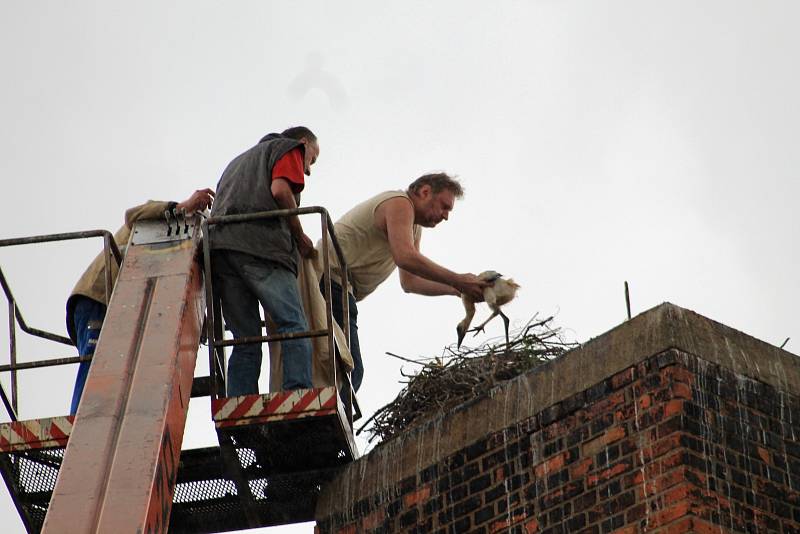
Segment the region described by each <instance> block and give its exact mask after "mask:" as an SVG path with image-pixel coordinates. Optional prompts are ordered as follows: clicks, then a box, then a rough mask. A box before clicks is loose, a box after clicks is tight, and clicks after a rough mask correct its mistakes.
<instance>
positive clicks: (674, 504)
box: [317, 316, 800, 533]
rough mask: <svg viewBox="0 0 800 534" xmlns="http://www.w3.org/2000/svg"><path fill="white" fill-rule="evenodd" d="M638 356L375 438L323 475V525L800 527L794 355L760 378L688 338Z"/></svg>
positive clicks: (552, 529) (554, 375)
mask: <svg viewBox="0 0 800 534" xmlns="http://www.w3.org/2000/svg"><path fill="white" fill-rule="evenodd" d="M697 317H699V316H697ZM692 319H693V320H695V318H694V317H693V318H692ZM702 319H703V320H705V321H708V320H707V319H704V318H702ZM698 320H699V319H698ZM719 326H720V327H721V325H719ZM722 328H725V327H722ZM721 333H722V334H731V332H727V331H726V330H721ZM738 335H741V334H740V333H739V334H738ZM729 337H730V336H729ZM633 339H634V340H635V339H636V336H634V338H633ZM671 339H674V338H671ZM706 341H708V340H706ZM729 341H731V340H730V339H729ZM733 341H735V340H733ZM732 347H733V348H736V347H735V343H734V345H733V346H732ZM693 348H697V347H696V346H695V347H693ZM762 348H764V347H762ZM770 350H771V349H770ZM709 353H710V351H709ZM587 354H588V353H587V352H584V353H583V357H586V355H587ZM651 354H653V353H651ZM580 355H581V354H578V356H580ZM746 356H747V357H751V358H752V357H753V356H754V353H753V352H752V351H751V353H750V354H749V355H746ZM756 356H757V355H756ZM767 356H768V357H769V356H770V354H767ZM569 357H574V355H570V356H569ZM789 357H790V358H794V359H797V358H796V357H795V356H791V355H789ZM630 359H633V360H636V359H637V358H630ZM638 360H639V361H637V362H636V363H632V364H631V365H628V366H626V367H624V368H621V369H615V370H614V372H613V373H606V374H607V376H605V377H603V378H602V379H600V380H597V381H595V382H594V383H593V384H592V385H591V386H589V387H587V388H583V389H580V390H579V391H577V392H575V393H572V394H571V395H562V396H561V398H559V399H558V400H557V401H555V402H551V403H545V404H543V406H544V409H538V410H537V409H535V407H534V408H533V409H530V408H531V406H532V405H531V404H530V403H529V404H528V406H527V407H528V408H529V409H530V412H529V415H528V416H527V417H522V418H517V419H516V420H515V421H514V422H513V423H512V424H506V425H500V426H499V427H497V428H495V429H491V426H492V425H491V424H487V421H485V420H483V419H481V418H482V417H487V414H491V413H492V412H493V413H494V414H495V418H496V419H500V420H502V419H503V418H504V416H505V415H506V414H507V413H508V408H507V407H505V406H504V407H503V411H502V412H499V411H498V410H499V406H500V404H498V403H497V402H495V403H494V404H493V406H494V408H493V409H489V410H481V409H480V408H479V406H480V403H478V404H475V405H473V406H468V407H464V408H463V409H462V410H460V412H459V413H458V414H457V416H456V417H457V418H460V419H461V420H462V423H463V422H467V424H466V425H465V424H459V425H450V426H448V419H449V417H453V416H452V415H451V416H449V417H443V418H441V420H439V421H436V422H433V423H431V424H429V425H428V426H427V427H425V428H423V429H421V430H418V431H415V432H413V433H410V434H411V435H410V436H407V437H401V439H399V440H393V441H392V442H390V443H387V444H384V445H382V446H380V447H378V448H377V449H376V450H375V451H373V452H372V453H370V455H368V457H367V458H364V459H362V460H360V461H359V462H356V463H355V464H353V465H351V466H350V467H349V468H348V471H349V472H348V473H344V474H343V476H341V477H340V478H339V479H338V480H337V481H334V483H333V484H332V486H331V487H329V488H326V491H325V492H324V493H323V496H322V498H321V502H320V505H319V506H318V509H317V517H318V523H317V529H318V531H319V532H325V533H327V532H334V533H340V532H341V533H350V532H352V533H355V532H458V533H461V532H476V533H481V532H486V533H488V532H543V533H556V532H566V533H572V532H587V533H600V532H624V533H629V532H630V533H633V532H644V531H653V532H670V533H672V532H675V533H678V532H800V442H798V439H797V437H798V436H800V399H799V398H798V391H797V388H796V384H797V383H799V382H798V381H797V380H795V379H794V378H793V377H794V375H795V371H797V369H798V368H797V367H796V366H795V363H796V362H794V361H793V360H791V359H788V360H787V359H785V356H784V355H781V359H780V360H775V361H773V362H772V363H773V367H774V365H775V362H776V361H777V362H778V363H782V365H783V366H782V367H781V369H780V372H775V373H772V374H771V375H768V376H766V379H767V380H768V381H762V380H756V379H754V378H751V377H748V376H746V375H745V374H744V373H742V372H736V371H734V370H731V369H730V368H729V367H736V366H735V365H732V364H730V365H729V364H728V362H727V361H726V360H724V358H723V359H720V358H717V357H711V358H709V359H705V358H703V357H701V356H697V355H693V354H690V353H689V352H687V351H684V350H679V349H676V348H667V349H665V350H661V351H659V352H657V353H655V354H653V355H650V356H648V357H646V358H638ZM710 360H713V361H710ZM756 367H758V365H756ZM787 368H788V373H789V375H791V377H787V376H788V375H787V374H786V373H787ZM738 370H739V371H741V370H742V368H741V367H740V368H739V369H738ZM590 374H591V373H590ZM601 374H603V373H601ZM748 374H753V373H748ZM532 375H536V376H533V377H532V378H531V377H527V379H526V378H525V377H521V378H520V380H521V381H523V382H526V383H527V384H528V385H530V384H534V383H535V384H538V386H539V387H542V386H546V384H547V380H548V379H550V380H558V379H559V368H558V367H557V366H554V367H553V368H552V369H544V370H537V371H535V372H534V373H532ZM538 375H541V376H538ZM548 375H549V376H548ZM797 376H798V377H800V373H797ZM768 382H771V383H768ZM508 394H509V391H508V390H505V391H499V392H498V394H497V396H498V397H503V398H502V399H499V400H502V402H504V403H507V402H508V401H509V399H512V400H516V401H519V400H520V397H519V395H516V396H511V397H509V396H508ZM495 401H498V399H495ZM514 414H515V415H518V414H519V410H518V409H517V411H515V412H514ZM500 416H503V417H500ZM495 426H497V425H495ZM476 427H477V430H476ZM483 428H486V429H487V431H485V432H482V431H481V430H482V429H483ZM489 429H491V430H489ZM437 432H438V433H439V434H438V437H437V435H436V433H437ZM453 432H455V433H456V434H461V436H459V435H456V436H452V433H453ZM445 433H446V437H447V439H444V438H445ZM459 439H460V442H459ZM426 440H427V443H421V442H426ZM436 443H438V444H439V445H441V444H443V443H444V450H442V449H439V448H438V447H435V446H433V445H435V444H436ZM457 443H460V446H458V445H455V446H454V445H453V444H457ZM437 449H438V450H437ZM448 449H449V450H448ZM409 455H410V458H409ZM369 457H373V458H369Z"/></svg>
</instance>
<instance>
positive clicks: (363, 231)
mask: <svg viewBox="0 0 800 534" xmlns="http://www.w3.org/2000/svg"><path fill="white" fill-rule="evenodd" d="M463 195H464V190H463V188H462V187H461V184H460V183H458V181H457V180H455V179H454V178H452V177H451V176H448V175H447V174H445V173H435V174H426V175H424V176H421V177H419V178H417V179H416V180H414V182H412V183H411V185H409V186H408V189H407V190H406V191H386V192H383V193H380V194H378V195H375V196H374V197H372V198H370V199H368V200H366V201H364V202H362V203H361V204H358V205H357V206H356V207H354V208H353V209H351V210H350V211H348V212H347V213H345V214H344V215H343V216H342V217H341V218H340V219H339V220H338V221H336V223H335V225H334V227H335V230H336V237H337V239H338V241H339V244H340V245H341V247H342V251H343V252H344V258H345V261H346V262H347V267H348V270H349V274H350V287H349V291H348V301H349V302H348V308H349V315H350V352H351V353H352V355H353V362H354V364H355V367H354V368H353V372H352V382H353V387H354V388H355V389H356V390H358V388H359V387H360V386H361V381H362V379H363V376H364V365H363V363H362V360H361V347H360V345H359V341H358V305H357V302H359V301H361V300H364V299H365V298H366V297H367V295H369V294H370V293H372V292H373V291H374V290H375V289H376V288H377V287H378V285H380V284H381V283H382V282H383V281H384V280H386V279H387V278H388V277H389V275H390V274H391V273H392V272H393V271H394V269H395V267H399V268H400V285H401V286H402V287H403V290H405V291H406V292H407V293H416V294H419V295H427V296H439V295H453V296H460V295H461V294H462V293H466V294H468V295H469V296H471V297H472V298H474V299H475V300H476V301H477V302H480V301H483V288H484V287H486V286H487V285H488V284H487V283H486V282H484V281H482V280H480V279H478V277H477V276H475V275H474V274H471V273H463V274H458V273H455V272H453V271H451V270H449V269H446V268H445V267H442V266H441V265H438V264H437V263H435V262H433V261H431V260H430V259H428V258H427V257H425V256H424V255H423V254H421V253H420V250H419V243H420V238H421V235H422V227H426V228H433V227H434V226H436V225H437V224H439V223H440V222H442V221H446V220H447V219H448V217H449V215H450V211H452V209H453V206H454V204H455V201H456V199H459V198H461V197H462V196H463ZM330 257H331V263H332V265H331V286H332V305H333V313H334V316H335V318H336V321H337V322H338V323H339V325H341V324H342V322H343V317H342V300H341V299H342V286H341V284H342V277H341V269H340V268H339V265H338V264H337V262H336V254H334V253H331V254H330ZM322 284H324V280H322V281H321V282H320V285H321V287H322Z"/></svg>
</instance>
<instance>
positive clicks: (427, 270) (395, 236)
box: [375, 197, 488, 302]
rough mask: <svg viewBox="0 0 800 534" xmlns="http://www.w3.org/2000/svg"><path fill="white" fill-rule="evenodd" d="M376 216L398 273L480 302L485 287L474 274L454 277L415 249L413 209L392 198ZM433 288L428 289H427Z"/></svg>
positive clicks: (428, 287) (410, 205) (455, 274)
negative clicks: (398, 270) (446, 287)
mask: <svg viewBox="0 0 800 534" xmlns="http://www.w3.org/2000/svg"><path fill="white" fill-rule="evenodd" d="M375 216H376V221H375V222H376V224H379V225H380V226H381V227H385V228H386V235H387V237H388V239H389V249H390V250H391V252H392V258H393V259H394V262H395V264H397V266H398V267H399V268H400V269H402V270H404V271H408V272H409V273H411V274H412V275H416V276H418V277H420V278H424V279H425V280H427V281H429V282H437V283H438V284H443V285H446V286H449V287H451V288H453V289H455V290H456V291H458V292H459V293H466V294H467V295H469V296H470V297H472V299H473V300H475V301H476V302H480V301H482V300H483V288H484V287H486V286H487V285H488V284H487V283H486V282H484V281H483V280H480V279H479V278H478V277H477V276H475V275H474V274H471V273H464V274H457V273H455V272H453V271H451V270H449V269H447V268H445V267H442V266H441V265H439V264H437V263H435V262H434V261H432V260H430V259H428V258H427V257H425V256H424V255H422V254H421V253H420V252H419V250H418V249H417V247H415V246H414V240H413V237H412V227H413V225H414V208H413V206H412V204H411V202H409V201H408V200H406V199H404V198H402V197H397V198H391V199H389V200H387V201H385V202H384V203H383V204H381V205H380V206H379V207H378V209H377V210H376V211H375ZM436 287H438V286H433V287H431V286H427V289H432V288H436ZM423 290H424V289H423ZM440 294H442V293H440ZM445 294H450V293H449V292H448V293H445Z"/></svg>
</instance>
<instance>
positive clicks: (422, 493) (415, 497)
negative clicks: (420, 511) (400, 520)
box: [403, 484, 431, 508]
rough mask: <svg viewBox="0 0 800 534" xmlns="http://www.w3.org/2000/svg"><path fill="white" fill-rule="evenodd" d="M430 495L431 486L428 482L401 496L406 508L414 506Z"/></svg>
mask: <svg viewBox="0 0 800 534" xmlns="http://www.w3.org/2000/svg"><path fill="white" fill-rule="evenodd" d="M430 496H431V487H430V485H429V484H426V485H425V486H422V487H421V488H419V489H418V490H417V491H415V492H413V493H409V494H407V495H404V496H403V504H404V505H405V507H406V508H411V507H412V506H416V505H417V504H418V503H420V502H422V501H424V500H426V499H428V497H430Z"/></svg>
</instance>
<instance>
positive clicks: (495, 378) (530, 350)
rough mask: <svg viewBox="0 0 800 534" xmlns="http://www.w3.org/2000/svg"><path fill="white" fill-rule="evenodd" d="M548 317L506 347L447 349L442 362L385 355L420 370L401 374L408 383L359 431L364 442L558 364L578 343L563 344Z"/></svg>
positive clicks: (518, 333) (533, 322)
mask: <svg viewBox="0 0 800 534" xmlns="http://www.w3.org/2000/svg"><path fill="white" fill-rule="evenodd" d="M552 320H553V317H548V318H547V319H544V320H539V319H538V318H537V317H536V316H534V317H533V318H532V319H531V320H530V321H528V323H527V324H526V325H525V326H524V327H522V328H521V329H519V330H516V331H515V332H514V333H513V336H511V337H510V340H509V342H508V343H506V341H505V337H503V339H502V341H501V342H491V341H490V342H487V343H485V344H484V345H481V346H479V347H476V348H470V347H465V346H462V347H461V348H460V349H456V348H455V346H454V345H453V346H449V347H446V348H445V349H444V353H443V355H442V356H440V357H437V358H422V359H418V360H414V359H410V358H404V357H402V356H398V355H396V354H392V353H390V352H387V353H386V354H388V355H390V356H393V357H395V358H399V359H401V360H403V361H407V362H410V363H414V364H417V365H421V366H422V368H421V369H420V370H419V371H418V372H417V373H416V374H406V373H405V372H403V370H402V369H401V371H400V373H401V374H402V375H403V377H404V378H406V379H407V380H403V381H401V382H402V383H405V384H406V386H405V388H403V390H402V391H400V393H399V394H398V395H397V397H396V398H395V399H394V400H393V401H392V402H390V403H389V404H387V405H386V406H384V407H383V408H380V409H379V410H378V411H376V412H375V414H374V415H373V416H372V417H370V418H369V419H368V420H367V421H366V422H365V423H364V424H363V425H362V426H361V428H359V429H358V432H357V433H358V434H360V433H361V432H362V431H364V430H366V432H367V433H368V434H370V438H369V442H370V443H371V442H372V441H374V440H375V439H378V440H379V441H380V442H382V441H386V440H388V439H391V438H392V437H394V436H396V435H398V434H400V433H402V432H404V431H405V430H408V429H409V428H411V427H413V426H415V425H418V424H420V423H421V422H423V421H425V420H427V419H430V418H431V417H433V416H436V415H439V414H441V413H444V412H447V411H449V410H451V409H452V408H454V407H456V406H458V405H460V404H463V403H465V402H467V401H469V400H472V399H475V398H478V397H481V396H484V395H486V394H487V393H488V392H489V391H490V390H491V389H492V388H494V387H495V386H496V385H497V384H498V383H499V382H502V381H505V380H510V379H511V378H514V377H515V376H518V375H521V374H523V373H525V372H526V371H529V370H531V369H533V368H535V367H538V366H539V365H542V364H544V363H547V362H549V361H551V360H553V359H555V358H558V357H559V356H561V355H562V354H564V353H565V352H566V351H568V350H570V349H572V348H574V347H576V346H578V343H572V342H567V341H564V338H563V335H562V332H561V329H560V328H555V327H553V326H551V322H552Z"/></svg>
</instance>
